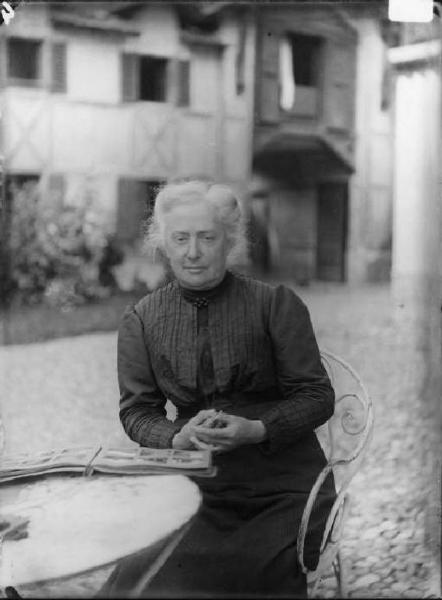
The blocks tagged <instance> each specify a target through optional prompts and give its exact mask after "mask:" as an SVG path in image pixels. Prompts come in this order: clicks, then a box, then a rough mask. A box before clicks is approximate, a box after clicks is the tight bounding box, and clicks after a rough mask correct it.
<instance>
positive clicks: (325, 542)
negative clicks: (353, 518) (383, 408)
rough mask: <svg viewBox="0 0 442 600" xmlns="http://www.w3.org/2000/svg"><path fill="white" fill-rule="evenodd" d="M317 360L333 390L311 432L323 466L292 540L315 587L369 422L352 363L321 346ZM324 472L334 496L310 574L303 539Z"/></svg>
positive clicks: (331, 557)
mask: <svg viewBox="0 0 442 600" xmlns="http://www.w3.org/2000/svg"><path fill="white" fill-rule="evenodd" d="M321 359H322V362H323V365H324V367H325V369H326V371H327V373H328V376H329V378H330V381H331V383H332V386H333V389H334V390H335V412H334V415H333V416H332V417H331V418H330V419H329V421H328V422H327V423H326V424H325V425H322V426H321V427H320V428H318V429H317V430H316V433H317V436H318V439H319V442H320V443H321V446H322V448H323V450H324V453H325V456H326V458H327V464H326V465H325V467H324V468H323V470H322V471H321V473H320V474H319V476H318V477H317V480H316V482H315V484H314V485H313V487H312V489H311V491H310V494H309V497H308V500H307V502H306V505H305V508H304V512H303V516H302V520H301V525H300V529H299V532H298V540H297V550H298V561H299V563H300V565H301V568H302V570H303V572H304V573H306V574H307V575H310V576H311V577H313V579H314V581H315V582H316V583H315V588H316V586H317V585H318V583H319V581H320V579H321V577H322V576H323V575H324V574H325V573H326V571H327V570H328V569H329V568H330V567H331V565H332V564H333V563H334V561H335V559H336V557H337V555H338V552H339V541H340V538H341V535H342V530H343V527H344V523H345V519H346V514H347V511H348V504H349V495H348V491H347V489H348V486H349V484H350V482H351V480H352V478H353V477H354V475H355V473H356V472H357V469H358V468H359V465H360V462H361V460H362V458H363V456H364V455H365V452H366V450H367V447H368V444H369V442H370V438H371V436H372V431H373V422H374V416H373V406H372V402H371V399H370V396H369V395H368V392H367V390H366V388H365V386H364V384H363V382H362V381H361V378H360V377H359V375H358V374H357V373H356V371H355V370H354V369H353V367H351V366H350V365H349V364H348V363H347V362H346V361H345V360H343V359H342V358H341V357H339V356H337V355H336V354H334V353H332V352H329V351H326V350H321ZM330 472H333V475H334V478H335V485H336V491H337V497H336V500H335V502H334V505H333V507H332V509H331V511H330V514H329V517H328V519H327V523H326V526H325V530H324V534H323V538H322V543H321V548H320V558H319V564H318V566H317V568H316V570H315V571H314V572H311V571H309V570H308V569H307V568H306V566H305V564H304V559H303V554H304V542H305V538H306V535H307V532H308V524H309V520H310V516H311V514H312V510H313V508H314V506H315V502H316V499H317V497H318V494H319V493H320V490H321V487H322V484H323V483H324V481H325V479H326V477H327V475H328V474H329V473H330ZM338 572H339V570H338Z"/></svg>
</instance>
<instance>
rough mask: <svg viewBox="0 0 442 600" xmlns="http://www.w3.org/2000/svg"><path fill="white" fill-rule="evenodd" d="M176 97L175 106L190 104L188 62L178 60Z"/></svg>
mask: <svg viewBox="0 0 442 600" xmlns="http://www.w3.org/2000/svg"><path fill="white" fill-rule="evenodd" d="M177 76H178V97H177V106H189V104H190V62H189V61H188V60H179V61H178V63H177Z"/></svg>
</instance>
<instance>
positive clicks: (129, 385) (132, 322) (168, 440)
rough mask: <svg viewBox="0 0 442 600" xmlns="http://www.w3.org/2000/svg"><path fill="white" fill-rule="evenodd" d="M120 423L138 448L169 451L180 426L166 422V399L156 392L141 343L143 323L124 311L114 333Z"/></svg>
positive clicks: (159, 391)
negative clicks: (167, 449) (116, 342)
mask: <svg viewBox="0 0 442 600" xmlns="http://www.w3.org/2000/svg"><path fill="white" fill-rule="evenodd" d="M118 384H119V387H120V420H121V423H122V425H123V427H124V429H125V431H126V433H127V435H128V436H129V437H130V438H131V439H132V440H134V441H135V442H138V443H139V444H140V445H141V446H149V447H151V448H170V447H171V445H172V438H173V436H174V435H175V434H176V433H177V432H178V431H179V430H180V426H178V425H176V424H174V423H173V422H172V421H170V420H169V419H167V418H166V409H165V404H166V397H165V396H164V394H163V393H162V392H161V390H160V389H159V387H158V385H157V382H156V380H155V376H154V373H153V370H152V366H151V362H150V359H149V354H148V351H147V348H146V344H145V343H144V339H143V323H142V321H141V319H140V317H139V316H138V314H137V313H136V311H135V310H134V309H133V308H128V309H126V312H125V313H124V315H123V318H122V321H121V324H120V328H119V331H118Z"/></svg>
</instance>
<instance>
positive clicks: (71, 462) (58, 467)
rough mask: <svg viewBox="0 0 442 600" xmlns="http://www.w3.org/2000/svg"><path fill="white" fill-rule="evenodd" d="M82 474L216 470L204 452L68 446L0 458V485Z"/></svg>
mask: <svg viewBox="0 0 442 600" xmlns="http://www.w3.org/2000/svg"><path fill="white" fill-rule="evenodd" d="M63 472H66V473H80V474H84V475H92V474H94V473H96V474H110V475H161V474H165V475H170V474H174V473H176V474H182V475H191V476H195V477H213V476H214V475H215V473H216V468H215V466H214V465H213V464H212V454H211V452H209V451H206V450H175V449H172V448H166V449H157V448H105V447H102V446H98V447H95V448H94V447H93V446H81V447H69V448H63V449H60V450H48V451H44V452H38V453H32V454H31V453H23V454H16V455H11V456H7V455H5V456H3V457H2V458H1V459H0V483H3V482H7V481H10V480H13V479H21V478H24V477H35V476H38V475H48V474H51V473H63Z"/></svg>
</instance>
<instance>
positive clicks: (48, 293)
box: [9, 184, 123, 309]
mask: <svg viewBox="0 0 442 600" xmlns="http://www.w3.org/2000/svg"><path fill="white" fill-rule="evenodd" d="M110 240H111V238H110V236H109V232H108V231H107V230H106V227H105V226H104V224H103V221H102V218H101V216H100V213H99V212H98V210H97V209H96V207H95V203H94V201H93V197H91V196H90V195H87V196H86V198H84V200H83V201H82V202H81V203H79V204H78V205H66V204H62V203H60V202H53V201H47V200H45V199H43V198H41V197H40V195H39V193H38V190H37V187H36V186H35V184H34V185H25V186H23V187H22V188H20V189H17V190H16V191H15V193H14V194H13V202H12V207H11V222H10V236H9V244H10V273H11V279H12V284H13V289H14V290H15V293H16V295H18V296H19V297H20V299H21V300H22V301H23V302H25V303H35V302H40V301H44V302H46V303H48V304H50V305H52V306H59V307H61V308H63V309H69V308H71V307H73V306H76V305H79V304H83V303H85V302H87V301H90V300H94V299H98V298H102V297H105V296H107V295H109V293H110V289H109V287H108V286H107V285H103V277H102V276H101V275H102V273H101V271H102V270H103V258H104V257H105V256H106V253H108V252H109V249H108V246H109V243H110ZM122 258H123V256H122V253H120V254H119V255H118V257H116V259H117V260H122ZM114 260H115V257H114ZM114 264H116V263H114ZM104 265H105V267H106V268H108V265H106V262H105V263H104Z"/></svg>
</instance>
